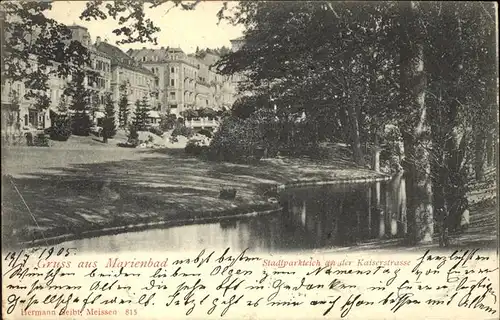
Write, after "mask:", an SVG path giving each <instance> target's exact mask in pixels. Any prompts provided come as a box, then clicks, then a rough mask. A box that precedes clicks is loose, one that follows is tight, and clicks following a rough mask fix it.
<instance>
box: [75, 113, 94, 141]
mask: <svg viewBox="0 0 500 320" xmlns="http://www.w3.org/2000/svg"><path fill="white" fill-rule="evenodd" d="M91 126H92V121H90V117H89V116H88V115H87V114H84V113H77V114H74V115H73V119H72V127H73V134H74V135H77V136H88V135H90V127H91Z"/></svg>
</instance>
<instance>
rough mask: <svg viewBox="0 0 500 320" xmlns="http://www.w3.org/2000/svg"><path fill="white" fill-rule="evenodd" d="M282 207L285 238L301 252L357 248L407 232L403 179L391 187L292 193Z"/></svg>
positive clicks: (386, 185) (311, 189) (383, 184)
mask: <svg viewBox="0 0 500 320" xmlns="http://www.w3.org/2000/svg"><path fill="white" fill-rule="evenodd" d="M282 204H283V214H282V218H281V223H280V227H281V228H279V229H280V230H281V231H282V233H283V234H282V235H281V237H283V238H284V239H283V241H285V242H289V245H290V244H291V243H293V244H294V245H295V246H297V247H301V248H311V247H315V248H316V247H324V246H338V245H340V246H343V245H354V244H356V243H358V242H359V241H363V240H368V239H376V238H390V237H400V236H402V235H404V234H405V232H406V216H405V210H404V209H405V208H406V197H405V191H404V180H403V179H401V177H396V178H395V179H393V180H392V181H391V182H389V183H374V184H371V185H356V186H345V187H344V188H340V187H335V188H326V187H325V188H310V189H309V190H308V191H304V190H301V191H297V192H292V193H289V194H287V195H285V196H283V199H282ZM271 228H272V227H271ZM285 238H288V239H289V240H285Z"/></svg>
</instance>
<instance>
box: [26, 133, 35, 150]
mask: <svg viewBox="0 0 500 320" xmlns="http://www.w3.org/2000/svg"><path fill="white" fill-rule="evenodd" d="M26 145H28V146H29V147H31V146H33V145H34V142H33V134H32V133H31V132H28V133H26Z"/></svg>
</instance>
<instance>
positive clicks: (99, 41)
mask: <svg viewBox="0 0 500 320" xmlns="http://www.w3.org/2000/svg"><path fill="white" fill-rule="evenodd" d="M99 43H101V37H99V36H98V37H97V38H96V39H95V45H96V46H98V45H99Z"/></svg>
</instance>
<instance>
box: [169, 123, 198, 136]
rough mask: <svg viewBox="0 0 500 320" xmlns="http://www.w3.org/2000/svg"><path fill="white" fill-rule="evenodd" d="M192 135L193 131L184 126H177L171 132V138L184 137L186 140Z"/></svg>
mask: <svg viewBox="0 0 500 320" xmlns="http://www.w3.org/2000/svg"><path fill="white" fill-rule="evenodd" d="M193 135H194V130H193V129H191V128H188V127H186V126H184V125H181V126H178V127H176V128H175V129H174V130H173V131H172V137H177V136H184V137H186V138H191V137H192V136H193Z"/></svg>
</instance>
